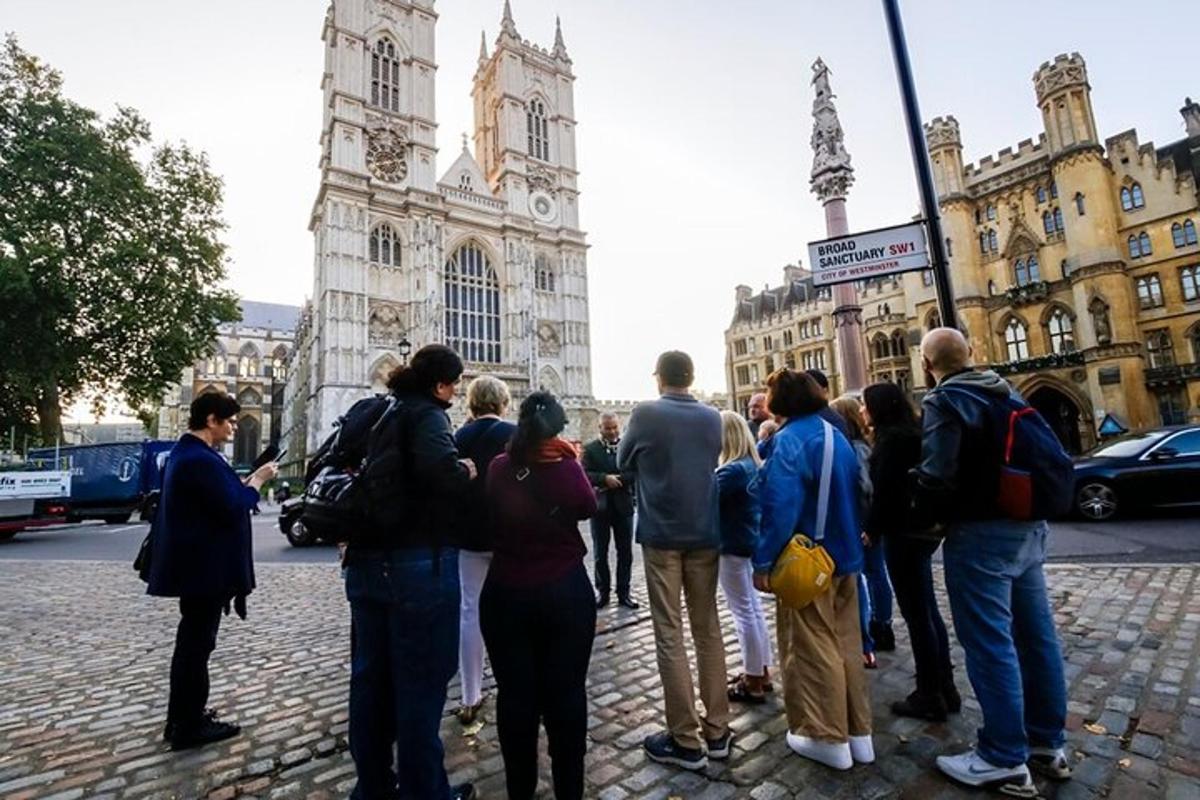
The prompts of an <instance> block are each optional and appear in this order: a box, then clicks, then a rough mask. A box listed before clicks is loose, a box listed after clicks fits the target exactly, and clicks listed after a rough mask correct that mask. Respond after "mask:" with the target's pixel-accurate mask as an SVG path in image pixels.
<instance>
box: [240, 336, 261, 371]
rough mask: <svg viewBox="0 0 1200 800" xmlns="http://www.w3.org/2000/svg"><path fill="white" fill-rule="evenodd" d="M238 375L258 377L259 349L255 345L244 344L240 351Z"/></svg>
mask: <svg viewBox="0 0 1200 800" xmlns="http://www.w3.org/2000/svg"><path fill="white" fill-rule="evenodd" d="M237 374H238V376H239V377H242V378H256V377H258V350H256V349H255V347H254V345H252V344H246V345H243V346H242V349H241V351H240V352H239V353H238V373H237Z"/></svg>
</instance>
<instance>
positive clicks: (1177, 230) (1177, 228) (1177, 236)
mask: <svg viewBox="0 0 1200 800" xmlns="http://www.w3.org/2000/svg"><path fill="white" fill-rule="evenodd" d="M1183 242H1184V239H1183V226H1182V225H1180V224H1179V223H1178V222H1176V223H1175V224H1174V225H1172V226H1171V243H1172V244H1174V245H1175V248H1176V249H1178V248H1180V247H1183V246H1184V244H1183Z"/></svg>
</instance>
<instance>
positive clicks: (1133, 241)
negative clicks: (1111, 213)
mask: <svg viewBox="0 0 1200 800" xmlns="http://www.w3.org/2000/svg"><path fill="white" fill-rule="evenodd" d="M1125 244H1126V245H1128V246H1129V257H1130V258H1141V257H1142V246H1141V245H1140V244H1139V243H1138V238H1137V237H1136V236H1130V237H1129V238H1128V239H1126V240H1125Z"/></svg>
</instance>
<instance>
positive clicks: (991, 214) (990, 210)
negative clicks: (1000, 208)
mask: <svg viewBox="0 0 1200 800" xmlns="http://www.w3.org/2000/svg"><path fill="white" fill-rule="evenodd" d="M987 218H988V222H991V221H992V220H994V219H995V218H996V207H995V206H991V205H990V206H988V207H987Z"/></svg>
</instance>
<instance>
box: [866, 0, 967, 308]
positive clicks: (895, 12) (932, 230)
mask: <svg viewBox="0 0 1200 800" xmlns="http://www.w3.org/2000/svg"><path fill="white" fill-rule="evenodd" d="M883 12H884V15H885V16H886V17H887V24H888V34H889V36H890V38H891V42H892V56H893V58H894V59H895V62H896V78H897V80H898V81H899V82H900V94H901V96H902V98H903V100H904V116H905V118H906V119H907V121H908V143H909V146H910V147H911V148H912V156H913V168H914V169H915V170H916V172H917V184H918V185H919V186H920V190H921V207H922V209H923V211H924V214H925V224H926V226H927V229H928V232H929V261H930V267H931V268H932V270H933V282H934V286H935V287H936V289H937V299H938V313H939V314H940V315H941V318H942V325H943V326H945V327H947V328H957V327H958V314H957V312H956V310H955V308H954V287H953V285H952V284H951V282H950V262H949V259H947V258H946V239H945V235H944V234H943V233H942V216H941V209H940V208H939V207H938V199H937V189H936V188H935V187H934V184H933V168H932V167H931V166H930V164H929V150H928V148H927V146H926V144H925V131H924V128H923V127H922V122H921V107H920V105H918V103H917V89H916V86H915V85H914V82H913V73H912V64H911V62H910V61H909V58H908V43H907V42H906V41H905V38H904V21H903V20H902V19H901V18H900V3H899V0H883Z"/></svg>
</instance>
